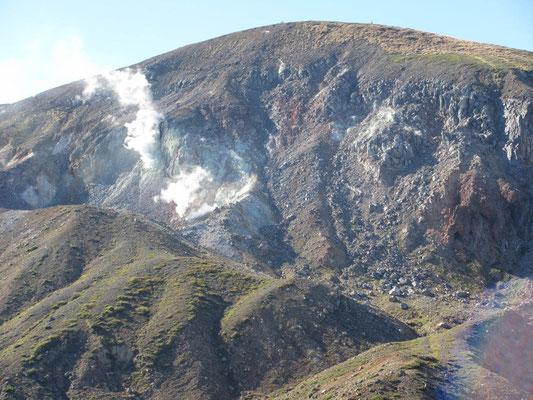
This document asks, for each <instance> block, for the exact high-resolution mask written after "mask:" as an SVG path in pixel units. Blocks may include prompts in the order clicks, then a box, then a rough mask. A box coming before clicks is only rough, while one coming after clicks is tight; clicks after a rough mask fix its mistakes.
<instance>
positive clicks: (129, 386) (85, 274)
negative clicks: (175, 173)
mask: <svg viewBox="0 0 533 400" xmlns="http://www.w3.org/2000/svg"><path fill="white" fill-rule="evenodd" d="M0 219H1V220H2V231H3V232H2V238H3V240H2V241H0V246H1V247H2V250H3V253H2V256H1V263H0V265H1V268H2V271H1V275H0V276H2V278H3V279H2V280H1V281H0V293H2V303H0V304H1V305H2V308H1V309H0V310H1V312H2V318H3V320H2V323H1V324H0V343H1V346H0V389H1V392H0V393H1V394H0V398H1V399H6V398H46V397H47V396H49V397H51V398H66V396H68V398H72V399H76V398H79V399H82V398H83V399H88V398H102V399H104V398H108V399H111V398H113V399H116V398H123V397H124V398H127V397H128V396H131V395H132V393H139V394H140V395H141V396H143V397H148V398H176V396H185V397H184V398H191V399H195V398H202V399H204V398H216V399H225V398H228V399H229V398H235V397H236V396H237V395H238V394H239V393H240V392H242V391H248V390H253V391H256V392H260V393H264V392H269V391H271V390H274V389H276V388H278V387H280V385H283V384H286V383H290V382H294V381H295V379H300V378H302V377H304V376H305V375H306V374H309V373H315V372H317V371H319V370H321V369H323V368H326V367H328V366H330V365H332V364H334V363H336V362H339V361H342V360H344V359H346V358H348V357H350V356H353V355H355V354H357V353H358V352H360V351H364V350H366V349H368V348H369V347H371V346H373V345H375V344H377V343H383V342H387V341H390V340H403V339H409V338H412V337H414V333H413V332H412V331H411V330H410V329H409V328H408V327H407V326H406V325H403V324H401V323H399V322H397V321H395V320H393V319H391V318H389V317H387V316H386V315H384V314H382V313H380V312H378V311H376V310H372V309H370V308H368V307H365V306H362V305H360V304H357V303H355V302H354V301H352V300H350V299H348V298H346V297H344V296H342V295H340V294H339V293H336V292H334V291H332V290H331V289H329V288H327V287H326V286H323V285H321V284H316V283H312V282H308V281H298V280H293V281H286V280H279V279H275V278H273V277H270V276H267V275H258V274H256V273H247V272H245V271H244V270H242V269H235V267H234V266H233V264H231V263H230V262H229V261H225V260H223V259H219V258H217V257H215V256H213V255H210V254H208V253H205V252H202V251H200V250H199V249H196V248H194V247H191V246H189V245H187V244H186V243H184V242H183V241H181V240H180V239H179V238H178V236H177V235H175V234H174V233H173V232H172V231H170V230H168V229H166V228H163V227H161V226H159V225H157V224H154V223H152V222H150V221H148V220H146V219H144V218H142V217H139V216H136V215H134V214H131V213H125V212H116V211H111V210H102V209H96V208H92V207H83V206H75V207H70V206H69V207H66V206H64V207H53V208H48V209H40V210H35V211H29V212H27V211H11V210H5V211H3V212H2V213H0Z"/></svg>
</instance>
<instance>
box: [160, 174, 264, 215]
mask: <svg viewBox="0 0 533 400" xmlns="http://www.w3.org/2000/svg"><path fill="white" fill-rule="evenodd" d="M255 182H256V177H255V175H252V174H244V173H243V174H242V175H241V177H240V179H239V180H237V181H234V182H220V181H217V179H215V178H214V177H213V175H212V174H211V173H210V172H209V171H207V170H205V169H204V168H202V167H201V166H195V167H193V168H189V169H186V170H181V171H180V173H179V175H178V176H177V177H176V178H175V180H174V182H172V183H170V184H169V185H168V187H167V188H166V189H163V190H162V191H161V194H160V195H159V196H156V197H154V201H156V202H157V201H164V202H166V203H174V204H175V205H176V213H177V214H178V216H179V217H180V218H185V219H193V218H198V217H201V216H203V215H206V214H208V213H210V212H211V211H213V210H215V209H216V208H219V207H223V206H226V205H229V204H234V203H237V202H239V201H241V200H242V199H244V198H245V197H246V196H247V195H248V194H249V192H250V191H251V190H252V189H253V187H254V185H255Z"/></svg>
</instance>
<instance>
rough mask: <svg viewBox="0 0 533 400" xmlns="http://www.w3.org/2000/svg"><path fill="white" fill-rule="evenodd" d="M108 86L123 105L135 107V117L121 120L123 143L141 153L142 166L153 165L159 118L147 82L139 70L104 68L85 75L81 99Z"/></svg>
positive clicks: (160, 116)
mask: <svg viewBox="0 0 533 400" xmlns="http://www.w3.org/2000/svg"><path fill="white" fill-rule="evenodd" d="M105 89H110V90H112V91H113V92H114V93H115V95H116V96H117V98H118V101H119V103H120V105H122V106H123V107H130V106H133V107H137V113H136V115H135V119H134V120H133V121H132V122H129V123H126V124H124V126H125V127H126V129H127V130H128V135H127V137H126V139H125V141H124V145H125V146H126V147H127V148H128V149H131V150H135V151H136V152H137V153H139V154H140V156H141V161H142V162H143V165H144V166H145V168H151V167H152V166H153V165H154V160H155V156H154V152H155V144H156V138H157V135H158V134H159V129H158V125H159V122H160V121H161V119H162V118H163V117H162V115H161V114H160V113H158V112H157V111H156V109H155V107H154V105H153V103H152V94H151V91H150V83H148V81H147V80H146V77H145V76H144V75H143V74H142V73H141V72H140V71H135V72H132V71H131V70H130V69H129V68H127V69H125V70H122V71H106V72H105V73H103V74H102V75H100V76H97V77H92V78H89V79H86V85H85V89H84V91H83V99H85V100H87V99H89V98H91V97H92V96H93V95H94V94H95V93H96V92H97V91H98V90H105Z"/></svg>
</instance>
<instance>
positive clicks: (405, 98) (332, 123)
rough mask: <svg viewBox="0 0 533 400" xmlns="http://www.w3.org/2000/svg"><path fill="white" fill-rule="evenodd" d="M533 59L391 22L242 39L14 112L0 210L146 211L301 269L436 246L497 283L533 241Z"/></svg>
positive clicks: (254, 33)
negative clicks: (494, 273) (81, 206)
mask: <svg viewBox="0 0 533 400" xmlns="http://www.w3.org/2000/svg"><path fill="white" fill-rule="evenodd" d="M531 65H532V55H531V53H528V52H523V51H517V50H512V49H506V48H501V47H497V46H490V45H480V44H475V43H471V42H464V41H458V40H455V39H451V38H445V37H440V36H437V35H431V34H426V33H422V32H416V31H410V30H403V29H399V28H389V27H383V26H374V25H358V24H340V23H311V22H309V23H293V24H282V25H275V26H271V27H265V28H258V29H253V30H249V31H244V32H240V33H236V34H232V35H227V36H223V37H220V38H217V39H213V40H210V41H207V42H203V43H199V44H195V45H190V46H187V47H184V48H181V49H178V50H176V51H173V52H170V53H167V54H164V55H162V56H159V57H155V58H153V59H150V60H147V61H145V62H143V63H141V64H138V65H136V66H134V67H133V68H134V69H133V70H129V71H126V70H124V71H122V72H120V71H118V72H115V73H113V74H109V75H107V76H105V77H100V78H94V79H92V80H89V81H87V82H76V83H73V84H71V85H66V86H63V87H61V88H57V89H55V90H52V91H49V92H46V93H44V94H41V95H39V96H36V97H34V98H32V99H28V100H25V101H22V102H19V103H16V104H13V105H8V106H5V107H3V109H2V113H1V114H0V132H1V135H0V145H1V146H2V152H1V163H0V164H1V165H2V168H1V171H0V174H1V182H2V191H1V195H0V204H2V205H3V206H4V207H8V208H35V207H42V206H48V205H54V204H71V203H88V204H93V205H97V206H107V207H115V208H121V209H123V208H126V209H130V210H133V211H137V212H141V213H143V214H146V215H149V216H150V217H151V218H154V219H156V220H159V221H161V222H164V223H166V224H170V225H171V226H173V227H174V228H177V229H179V230H181V231H182V232H183V233H184V234H186V235H187V237H188V238H189V239H190V240H192V241H194V242H196V243H198V244H200V245H202V246H206V247H208V248H212V249H215V250H216V251H218V252H220V253H222V254H224V255H226V256H229V257H232V258H234V259H236V260H243V261H245V262H252V263H254V264H255V263H256V262H257V261H258V262H260V263H264V264H266V263H270V265H272V266H276V267H278V268H279V267H281V266H282V265H283V264H285V263H288V264H290V265H292V266H291V267H290V268H289V269H290V270H291V271H293V272H294V270H295V269H296V270H299V269H301V268H302V267H305V265H307V264H309V265H310V266H311V267H312V268H313V269H316V270H318V271H322V270H323V268H326V269H328V270H333V271H334V272H335V273H337V272H340V271H342V270H345V269H346V267H349V266H350V265H353V266H354V268H356V269H357V270H360V269H361V268H375V267H376V265H377V263H379V264H383V263H386V264H388V265H391V266H394V265H398V264H400V265H401V264H413V263H415V264H416V263H420V260H419V258H418V257H416V256H415V255H418V254H421V255H422V256H421V257H422V258H424V257H426V258H428V257H433V256H438V257H439V258H438V259H440V260H441V261H440V262H439V263H438V265H437V266H436V267H438V268H443V269H445V270H447V271H450V270H453V269H455V270H456V271H455V272H457V273H459V274H460V275H463V276H464V275H466V276H468V273H465V271H464V270H461V267H460V265H464V264H468V265H471V266H472V267H471V268H473V269H475V270H476V271H479V273H476V274H475V278H476V279H478V278H480V277H481V278H482V279H483V280H485V281H490V279H491V278H490V276H489V275H488V272H489V270H488V269H489V267H494V268H496V269H498V270H500V272H505V271H510V270H513V268H514V267H515V266H516V264H517V263H518V261H519V258H520V257H521V255H522V254H523V252H524V251H525V249H526V248H527V244H528V243H529V241H530V239H531V223H532V216H531V212H530V210H531V209H533V208H532V207H531V198H532V196H531V190H532V189H531V181H530V179H529V175H528V174H527V173H524V171H529V170H530V168H531V162H532V158H531V154H533V153H532V150H531V145H532V144H531V143H532V141H531V124H532V122H531V121H532V119H531V118H532V117H531V115H532V111H531V110H532V108H531V107H532V106H531V104H532V101H531V99H532V88H531V87H532V77H531V72H530V71H531ZM137 70H138V71H140V72H137V73H134V71H137ZM141 74H142V75H141ZM143 76H145V77H146V79H147V80H146V79H144V78H143ZM143 79H144V80H143ZM128 91H129V92H131V93H132V95H131V96H130V97H128V96H127V95H125V93H128ZM124 144H126V146H125V145H124ZM191 182H195V183H194V184H191ZM502 227H506V229H502ZM507 227H508V228H509V229H507ZM369 241H372V243H373V246H372V247H373V248H372V249H369V248H368V247H367V243H368V242H369ZM414 251H415V252H414ZM458 265H459V267H458Z"/></svg>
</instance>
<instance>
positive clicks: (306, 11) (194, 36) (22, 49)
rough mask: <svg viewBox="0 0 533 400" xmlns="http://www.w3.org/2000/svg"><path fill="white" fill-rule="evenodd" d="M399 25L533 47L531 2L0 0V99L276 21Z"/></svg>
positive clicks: (501, 43)
mask: <svg viewBox="0 0 533 400" xmlns="http://www.w3.org/2000/svg"><path fill="white" fill-rule="evenodd" d="M305 20H327V21H343V22H361V23H369V22H373V23H375V24H384V25H393V26H401V27H405V28H413V29H418V30H423V31H428V32H434V33H439V34H443V35H448V36H453V37H456V38H460V39H466V40H473V41H477V42H484V43H492V44H498V45H503V46H508V47H514V48H520V49H525V50H530V51H533V23H532V22H531V21H533V0H499V1H496V0H484V1H481V0H471V1H469V0H462V1H456V0H448V1H431V0H429V1H428V0H426V1H414V0H396V1H392V0H391V1H376V0H374V1H358V0H352V1H344V0H329V1H327V2H326V1H312V0H308V1H299V0H297V1H290V0H285V1H279V0H269V1H264V2H254V1H251V0H247V1H240V0H238V1H225V2H224V1H220V0H219V1H211V0H202V1H200V0H196V1H177V0H175V1H170V0H151V1H136V0H129V1H118V0H115V1H113V0H106V1H104V0H68V1H67V0H45V1H43V0H0V35H1V37H2V40H0V76H1V78H0V103H6V102H12V101H16V100H20V99H22V98H24V97H28V96H31V95H33V94H36V93H38V92H41V91H43V90H46V89H48V88H51V87H55V86H58V85H60V84H63V83H68V82H71V81H73V80H76V79H80V78H83V77H86V76H90V75H93V74H96V73H98V72H100V71H102V70H103V69H104V68H119V67H123V66H127V65H130V64H134V63H136V62H139V61H142V60H144V59H146V58H149V57H152V56H155V55H158V54H161V53H164V52H166V51H170V50H173V49H175V48H177V47H181V46H184V45H187V44H190V43H195V42H199V41H202V40H206V39H210V38H213V37H216V36H220V35H223V34H227V33H231V32H235V31H239V30H243V29H247V28H253V27H256V26H262V25H269V24H274V23H279V22H282V21H284V22H289V21H305Z"/></svg>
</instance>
